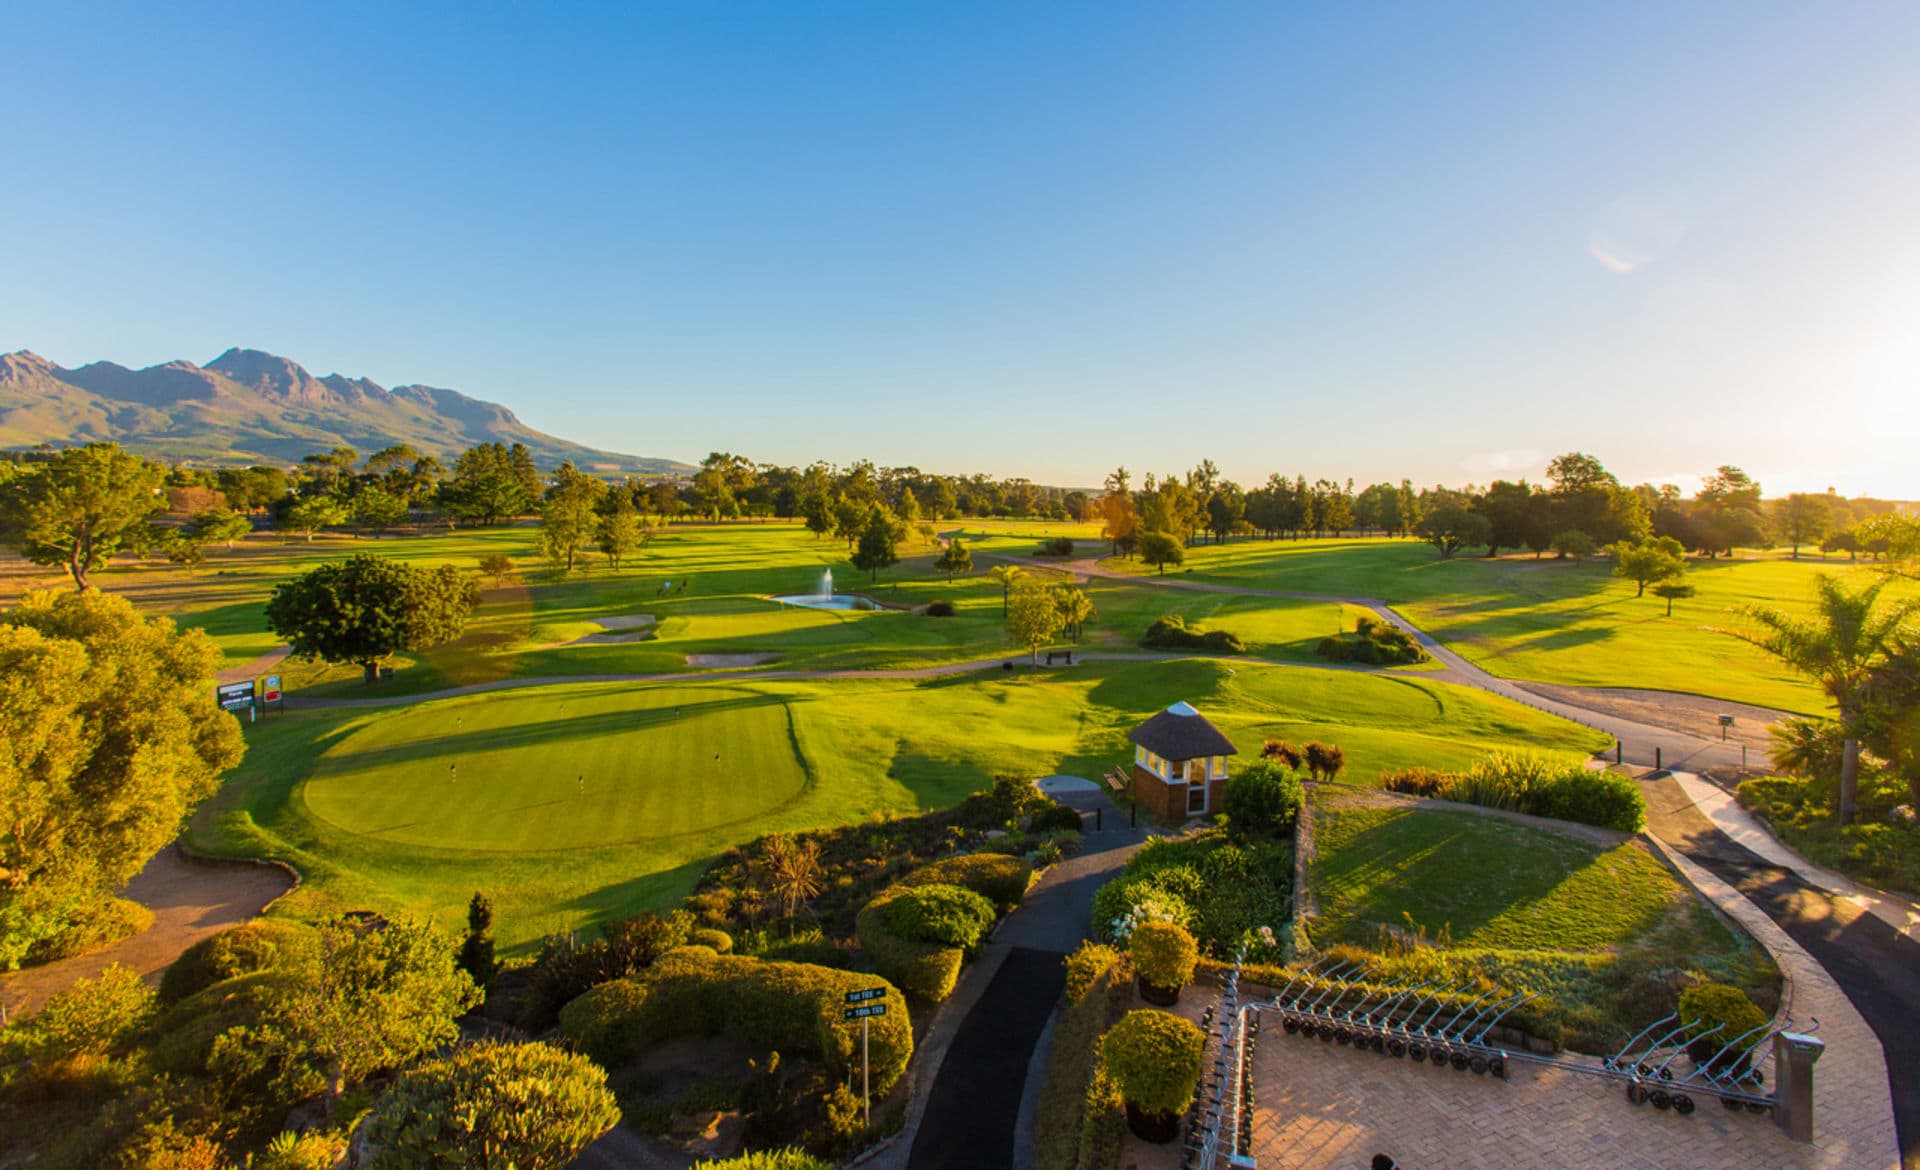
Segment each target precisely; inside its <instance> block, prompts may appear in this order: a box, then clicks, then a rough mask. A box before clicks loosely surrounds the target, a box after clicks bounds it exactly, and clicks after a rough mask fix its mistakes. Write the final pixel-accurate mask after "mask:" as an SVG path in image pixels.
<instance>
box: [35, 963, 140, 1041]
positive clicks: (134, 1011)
mask: <svg viewBox="0 0 1920 1170" xmlns="http://www.w3.org/2000/svg"><path fill="white" fill-rule="evenodd" d="M153 1011H154V995H153V989H152V988H151V987H148V986H147V985H146V984H145V983H143V982H141V980H140V976H139V975H137V974H136V973H135V972H134V970H133V968H131V967H124V966H121V965H120V964H117V963H116V964H114V965H113V966H111V967H108V968H107V969H106V970H105V971H103V972H101V973H100V974H99V975H98V976H96V977H94V978H92V979H81V980H77V981H76V982H75V983H74V984H73V986H71V987H69V988H67V989H66V990H65V991H59V992H55V993H54V994H53V995H52V996H50V997H48V999H47V1002H46V1004H45V1006H43V1007H42V1008H41V1009H40V1010H39V1011H38V1012H36V1013H35V1014H34V1015H33V1016H31V1017H29V1018H28V1019H27V1020H26V1021H25V1022H24V1023H21V1024H17V1025H15V1026H13V1027H11V1028H8V1029H6V1030H5V1031H4V1032H0V1064H7V1063H11V1062H12V1061H15V1060H22V1059H35V1060H46V1059H59V1058H62V1057H70V1056H101V1055H105V1054H106V1053H108V1052H110V1051H112V1050H113V1049H115V1048H118V1047H120V1046H121V1045H123V1044H125V1043H126V1042H127V1040H128V1039H129V1038H130V1037H131V1036H132V1035H133V1034H134V1033H135V1032H137V1031H139V1030H140V1029H141V1028H142V1027H144V1026H145V1025H146V1023H147V1021H148V1020H150V1019H152V1018H153Z"/></svg>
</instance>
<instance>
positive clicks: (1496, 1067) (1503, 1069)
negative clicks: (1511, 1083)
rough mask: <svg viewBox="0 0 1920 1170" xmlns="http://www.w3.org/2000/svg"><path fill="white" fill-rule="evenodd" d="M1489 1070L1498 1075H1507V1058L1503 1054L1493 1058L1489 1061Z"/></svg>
mask: <svg viewBox="0 0 1920 1170" xmlns="http://www.w3.org/2000/svg"><path fill="white" fill-rule="evenodd" d="M1487 1071H1488V1072H1490V1073H1492V1074H1493V1075H1494V1076H1496V1077H1504V1076H1506V1075H1507V1060H1506V1058H1505V1057H1503V1056H1496V1057H1494V1058H1492V1059H1491V1060H1489V1061H1487Z"/></svg>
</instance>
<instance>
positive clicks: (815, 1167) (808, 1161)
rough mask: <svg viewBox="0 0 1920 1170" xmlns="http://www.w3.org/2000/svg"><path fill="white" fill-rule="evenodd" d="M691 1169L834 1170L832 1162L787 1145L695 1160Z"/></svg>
mask: <svg viewBox="0 0 1920 1170" xmlns="http://www.w3.org/2000/svg"><path fill="white" fill-rule="evenodd" d="M693 1170H834V1167H833V1163H832V1162H824V1161H822V1160H820V1159H819V1158H816V1157H814V1156H813V1155H812V1154H809V1153H807V1152H806V1151H805V1150H797V1149H794V1148H792V1147H788V1148H787V1149H784V1150H755V1151H753V1152H752V1153H747V1154H741V1155H740V1156H738V1157H735V1158H723V1159H721V1160H720V1161H718V1162H695V1163H694V1164H693Z"/></svg>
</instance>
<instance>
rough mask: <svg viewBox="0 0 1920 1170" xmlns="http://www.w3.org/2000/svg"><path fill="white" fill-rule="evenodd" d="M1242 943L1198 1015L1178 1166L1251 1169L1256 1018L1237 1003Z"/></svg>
mask: <svg viewBox="0 0 1920 1170" xmlns="http://www.w3.org/2000/svg"><path fill="white" fill-rule="evenodd" d="M1246 957H1247V953H1246V948H1245V947H1242V948H1241V949H1240V953H1239V954H1237V955H1236V956H1234V960H1233V969H1232V970H1231V971H1229V972H1227V977H1226V981H1225V982H1224V983H1223V984H1222V987H1221V994H1220V1002H1219V1003H1218V1004H1209V1005H1207V1008H1206V1010H1205V1011H1204V1012H1202V1013H1201V1016H1200V1030H1201V1031H1202V1032H1204V1033H1206V1037H1207V1042H1206V1048H1205V1049H1204V1050H1203V1052H1202V1055H1201V1063H1200V1069H1201V1075H1200V1087H1199V1090H1198V1091H1197V1092H1196V1093H1195V1094H1194V1098H1193V1107H1192V1108H1191V1109H1190V1110H1189V1111H1188V1113H1187V1130H1186V1136H1185V1157H1183V1158H1182V1159H1181V1162H1180V1165H1181V1167H1182V1170H1252V1168H1253V1165H1254V1162H1253V1050H1254V1046H1255V1044H1256V1043H1257V1042H1258V1041H1259V1037H1260V1017H1259V1015H1257V1014H1256V1013H1255V1012H1254V1011H1253V1010H1252V1008H1253V1006H1254V1005H1252V1004H1243V1003H1241V1002H1240V965H1241V964H1242V963H1244V962H1245V961H1246Z"/></svg>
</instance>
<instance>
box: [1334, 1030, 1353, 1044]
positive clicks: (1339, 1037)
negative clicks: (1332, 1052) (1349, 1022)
mask: <svg viewBox="0 0 1920 1170" xmlns="http://www.w3.org/2000/svg"><path fill="white" fill-rule="evenodd" d="M1333 1038H1334V1041H1335V1042H1336V1043H1338V1044H1339V1045H1340V1047H1342V1048H1345V1047H1346V1046H1347V1045H1349V1044H1351V1043H1353V1033H1351V1032H1349V1031H1347V1030H1346V1029H1345V1028H1335V1029H1334V1030H1333Z"/></svg>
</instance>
